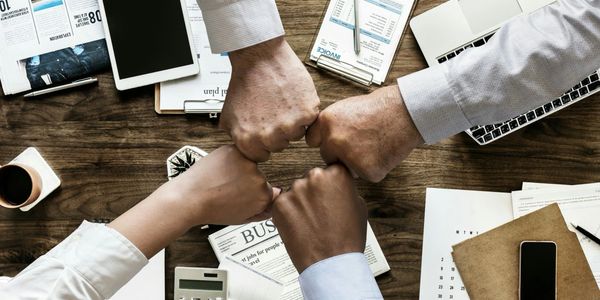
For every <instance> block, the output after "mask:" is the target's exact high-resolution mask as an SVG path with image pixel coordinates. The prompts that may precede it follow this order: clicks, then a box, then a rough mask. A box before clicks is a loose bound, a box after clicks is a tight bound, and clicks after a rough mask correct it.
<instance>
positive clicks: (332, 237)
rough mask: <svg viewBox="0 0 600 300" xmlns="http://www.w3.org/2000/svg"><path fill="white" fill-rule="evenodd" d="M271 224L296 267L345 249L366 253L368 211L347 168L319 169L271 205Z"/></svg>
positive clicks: (347, 251) (351, 251)
mask: <svg viewBox="0 0 600 300" xmlns="http://www.w3.org/2000/svg"><path fill="white" fill-rule="evenodd" d="M272 213H273V222H274V223H275V226H277V230H278V231H279V235H280V236H281V239H282V240H283V242H284V244H285V248H286V250H287V252H288V254H289V256H290V258H291V259H292V262H293V263H294V266H295V267H296V269H297V270H298V273H302V271H304V270H305V269H306V268H308V267H309V266H311V265H313V264H314V263H317V262H319V261H321V260H324V259H327V258H330V257H334V256H337V255H341V254H346V253H363V252H364V251H365V243H366V238H367V209H366V206H365V203H364V201H363V200H362V198H360V197H359V196H358V193H357V191H356V188H355V187H354V182H353V180H352V177H351V176H350V174H349V173H348V170H347V169H346V167H344V166H342V165H332V166H329V167H328V168H327V169H320V168H316V169H313V170H311V171H310V172H309V173H308V175H307V176H306V177H305V178H303V179H299V180H296V182H294V184H293V186H292V188H291V190H290V191H288V192H286V193H284V194H281V195H280V196H279V197H277V198H276V199H275V202H274V204H273V210H272Z"/></svg>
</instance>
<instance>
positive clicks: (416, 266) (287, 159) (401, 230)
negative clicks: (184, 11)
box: [0, 0, 600, 299]
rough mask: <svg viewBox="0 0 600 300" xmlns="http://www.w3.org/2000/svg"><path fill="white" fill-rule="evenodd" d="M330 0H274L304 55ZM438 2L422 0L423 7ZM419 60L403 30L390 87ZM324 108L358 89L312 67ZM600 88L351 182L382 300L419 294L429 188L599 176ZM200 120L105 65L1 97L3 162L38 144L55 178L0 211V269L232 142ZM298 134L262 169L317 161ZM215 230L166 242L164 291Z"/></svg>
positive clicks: (272, 174)
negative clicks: (374, 177) (83, 78)
mask: <svg viewBox="0 0 600 300" xmlns="http://www.w3.org/2000/svg"><path fill="white" fill-rule="evenodd" d="M325 2H326V1H325V0H294V1H292V0H281V1H278V5H279V9H280V13H281V16H282V18H283V22H284V25H285V28H286V30H287V40H288V42H289V43H290V44H291V45H292V47H293V48H294V49H295V51H296V53H297V54H298V56H300V58H301V59H304V58H305V57H306V54H307V52H308V50H309V45H310V43H311V40H312V37H313V35H314V33H315V31H316V29H317V27H318V25H319V20H320V17H321V14H322V12H323V9H324V7H325ZM441 2H442V0H423V1H419V3H418V5H417V8H416V11H415V14H420V13H422V12H424V11H426V10H428V9H430V8H432V7H434V6H436V5H438V4H440V3H441ZM425 66H426V64H425V61H424V59H423V57H422V55H421V52H420V51H419V48H418V46H417V44H416V42H415V39H414V37H413V35H412V34H411V33H410V30H409V31H408V33H407V34H406V35H405V37H404V40H403V42H402V46H401V50H400V52H399V54H398V56H397V59H396V61H395V63H394V66H393V68H392V70H391V74H390V77H389V79H388V81H387V82H386V84H393V83H394V79H395V78H397V77H400V76H402V75H405V74H409V73H411V72H414V71H417V70H419V69H422V68H424V67H425ZM310 73H311V75H312V76H313V79H314V81H315V84H316V86H317V90H318V92H319V95H320V97H321V100H322V101H323V106H324V107H325V106H327V105H328V104H331V103H332V102H335V101H337V100H340V99H343V98H345V97H349V96H354V95H357V94H360V93H364V91H362V90H360V89H357V88H355V87H353V86H351V85H349V84H347V83H345V82H342V81H340V80H338V79H334V78H332V77H331V76H329V75H327V74H324V73H321V72H318V71H315V70H314V69H310ZM598 100H600V95H596V96H594V97H592V98H590V99H587V100H585V101H584V102H583V103H580V104H576V105H574V106H573V107H571V108H568V109H565V110H564V111H561V112H560V113H557V114H555V115H552V116H550V117H548V118H545V119H544V120H543V121H540V122H537V123H535V124H534V125H531V126H528V127H527V128H525V129H523V130H520V131H518V132H517V133H514V134H511V135H510V136H508V137H506V138H503V139H502V140H500V141H498V142H496V143H494V144H492V145H489V146H485V147H480V146H478V145H476V144H475V142H473V141H472V140H471V139H470V138H468V137H467V136H466V135H464V134H461V135H458V136H455V137H453V138H451V139H448V140H445V141H443V142H441V143H439V144H436V145H433V146H424V147H421V148H419V149H417V150H415V151H414V152H413V153H412V154H411V155H410V156H409V157H408V158H407V159H406V161H405V162H404V163H403V164H402V165H401V166H399V167H398V168H396V169H395V170H394V171H393V172H392V173H391V174H390V175H389V176H388V177H387V179H386V180H385V181H383V182H381V183H379V184H370V183H367V182H364V181H360V182H359V183H358V186H359V190H360V193H361V194H362V195H363V196H364V198H365V199H366V200H367V201H368V208H369V215H370V222H371V225H372V226H373V230H374V231H375V233H376V235H377V238H378V240H379V242H380V243H381V246H382V248H383V251H384V253H385V254H386V256H387V259H388V261H389V263H390V266H391V268H392V270H391V271H390V272H389V273H387V274H384V275H382V276H379V277H378V278H377V281H378V283H379V285H380V287H381V290H382V292H383V294H384V296H385V298H386V299H416V298H418V294H419V278H420V266H421V245H422V234H423V214H424V200H425V196H424V195H425V194H424V192H425V187H429V186H434V187H445V188H463V189H479V190H490V191H502V192H507V191H511V190H515V189H519V187H520V185H521V182H522V181H539V182H552V183H565V184H575V183H586V182H593V181H600V164H598V163H599V162H600V150H599V149H600V118H599V116H600V102H599V101H598ZM230 142H231V141H230V139H229V137H228V136H227V135H226V134H225V133H223V132H221V131H219V130H218V129H217V126H216V124H215V123H214V122H212V121H211V120H209V119H207V118H185V117H182V116H159V115H157V114H156V113H155V112H154V110H153V89H152V88H151V87H146V88H141V89H136V90H133V91H128V92H121V93H119V92H117V90H116V89H115V86H114V83H113V80H112V76H111V75H110V73H109V72H106V73H104V74H102V75H100V84H99V86H97V87H96V86H91V87H84V88H81V89H77V90H73V91H68V92H62V93H57V94H53V95H51V96H47V97H40V98H39V99H32V100H24V99H23V98H22V97H4V96H2V98H0V163H6V162H8V161H10V160H11V159H12V158H14V157H15V156H16V155H18V154H19V153H20V152H21V151H23V150H24V149H25V148H26V147H28V146H34V147H37V148H38V149H39V150H40V152H41V153H42V154H43V155H44V157H45V158H46V160H47V161H48V162H49V163H50V164H51V165H52V167H53V168H54V169H55V171H56V172H57V173H58V174H59V176H60V178H61V179H62V187H61V188H60V189H59V190H58V191H57V192H55V193H54V194H52V195H51V197H49V198H48V199H46V200H44V201H43V202H42V203H41V204H40V205H38V206H37V207H36V208H35V209H33V210H32V211H30V212H29V213H22V212H20V211H18V210H8V209H0V275H6V276H14V275H15V274H17V273H18V272H19V271H20V270H21V269H23V268H24V267H25V266H27V265H28V264H30V263H31V262H33V261H34V260H35V259H36V258H37V257H39V256H40V255H42V254H44V253H45V252H47V251H48V250H49V249H51V248H52V247H53V246H55V245H56V244H57V243H59V242H60V241H62V240H63V239H64V238H65V237H66V236H67V235H68V234H69V233H70V232H72V231H73V230H74V229H75V228H76V227H77V226H78V225H79V224H80V223H81V221H82V220H83V219H88V220H89V219H113V218H115V217H117V216H118V215H120V214H121V213H123V212H125V211H126V210H127V209H129V208H130V207H132V206H133V205H134V204H136V203H137V202H139V201H140V200H142V199H144V198H145V197H146V196H147V195H149V194H150V193H151V192H152V191H153V190H154V189H155V188H157V187H158V186H159V185H160V184H161V183H163V182H164V181H165V179H166V174H165V172H166V171H165V169H166V168H165V159H166V158H167V157H168V156H169V155H170V154H172V153H173V152H174V151H176V150H177V149H178V148H180V147H181V146H183V145H196V146H199V147H201V148H203V149H205V150H207V151H211V150H214V149H216V148H218V147H219V146H221V145H225V144H228V143H230ZM322 165H323V162H322V161H321V159H320V157H319V152H318V150H316V149H309V148H307V146H306V145H305V144H304V143H303V142H298V143H294V144H293V145H292V147H291V149H288V150H286V151H285V152H283V153H280V154H276V155H274V157H273V159H272V160H271V161H269V162H268V163H265V164H261V169H262V170H263V171H264V173H265V174H266V175H267V176H268V178H269V179H270V181H271V182H272V183H273V184H275V185H278V186H288V185H290V184H291V183H292V182H293V180H294V179H296V178H299V177H301V176H302V175H303V173H304V172H305V171H306V170H309V169H310V168H312V167H315V166H322ZM214 230H215V229H212V230H200V229H193V230H191V231H190V232H189V233H187V234H186V235H185V236H183V237H181V238H180V239H179V240H177V241H176V242H175V243H173V244H172V245H171V246H170V247H169V248H168V249H167V271H168V272H167V276H166V286H167V299H171V297H172V292H173V290H172V284H173V268H174V267H175V266H179V265H187V266H204V267H216V266H217V260H216V258H215V256H214V254H213V251H212V250H211V248H210V245H209V244H208V241H207V236H208V234H209V233H211V232H213V231H214Z"/></svg>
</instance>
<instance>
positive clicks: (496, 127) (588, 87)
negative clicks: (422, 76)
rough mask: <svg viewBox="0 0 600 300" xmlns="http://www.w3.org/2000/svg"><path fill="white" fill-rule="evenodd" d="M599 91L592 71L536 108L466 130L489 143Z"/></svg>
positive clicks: (450, 55) (483, 41)
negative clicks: (554, 97) (561, 93)
mask: <svg viewBox="0 0 600 300" xmlns="http://www.w3.org/2000/svg"><path fill="white" fill-rule="evenodd" d="M493 35H494V33H491V34H489V35H487V36H485V37H483V38H481V39H478V40H475V41H473V42H471V43H469V44H466V45H464V46H462V47H460V48H458V49H455V50H453V51H451V52H449V53H446V54H445V55H443V56H441V57H438V62H439V63H440V64H442V63H445V62H447V61H449V60H451V59H453V58H455V57H456V56H457V55H459V54H461V53H462V52H463V51H465V50H466V49H469V48H473V47H480V46H483V45H485V44H486V43H487V42H488V41H489V40H490V38H492V36H493ZM598 91H600V79H599V74H598V72H594V73H593V74H592V75H590V76H588V77H586V78H585V79H584V80H582V81H581V82H580V83H578V84H577V85H575V86H574V87H573V88H571V89H570V90H568V91H567V92H565V93H564V94H563V95H562V96H560V97H558V98H556V99H554V100H552V101H551V102H549V103H546V104H544V105H542V106H540V107H538V108H536V109H533V110H531V111H529V112H526V113H524V114H522V115H519V116H516V117H514V118H512V119H510V120H507V121H504V122H502V123H497V124H490V125H483V126H474V127H472V128H470V129H469V130H467V131H466V133H467V134H468V135H469V136H471V138H473V139H474V140H475V141H477V142H478V143H479V144H480V145H485V144H489V143H491V142H493V141H495V140H497V139H500V138H502V137H504V136H506V135H508V134H510V133H512V132H514V131H516V130H518V129H521V128H523V127H525V126H527V125H529V124H531V123H533V122H535V121H537V120H540V119H542V118H544V117H545V116H547V115H550V114H552V113H554V112H557V111H559V110H561V109H563V108H565V107H567V106H569V105H571V104H573V103H575V102H577V101H579V100H582V99H584V98H586V97H588V96H590V95H592V94H594V93H596V92H598Z"/></svg>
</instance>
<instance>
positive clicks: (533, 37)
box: [398, 0, 600, 144]
mask: <svg viewBox="0 0 600 300" xmlns="http://www.w3.org/2000/svg"><path fill="white" fill-rule="evenodd" d="M599 49H600V1H598V0H563V1H558V2H557V3H555V4H552V5H548V6H546V7H544V8H542V9H539V10H537V11H535V12H533V13H530V14H528V15H523V16H520V17H516V18H515V19H513V20H511V21H509V22H508V23H507V24H506V25H504V26H503V27H502V28H501V29H500V30H499V31H498V32H497V33H496V34H495V35H494V37H492V39H491V40H490V41H489V43H488V44H486V45H484V46H482V47H478V48H473V49H470V50H468V51H465V52H463V53H462V54H461V55H459V56H458V57H456V58H454V59H452V60H450V61H448V62H447V63H444V64H442V65H438V66H434V67H431V68H428V69H425V70H422V71H420V72H417V73H414V74H411V75H408V76H405V77H402V78H399V79H398V85H399V88H400V92H401V94H402V97H403V98H404V101H405V103H406V107H407V109H408V111H409V113H410V115H411V117H412V119H413V121H414V123H415V125H416V127H417V129H418V130H419V132H420V133H421V135H422V136H423V139H424V140H425V142H426V143H428V144H433V143H436V142H438V141H440V140H441V139H443V138H446V137H449V136H452V135H454V134H456V133H459V132H461V131H464V130H466V129H468V128H470V127H472V126H475V125H485V124H491V123H498V122H502V121H506V120H508V119H510V118H513V117H515V116H518V115H520V114H522V113H525V112H527V111H529V110H531V109H534V108H536V107H539V106H541V105H543V104H545V103H548V102H550V101H551V100H553V99H555V98H556V97H558V96H560V95H561V94H562V93H564V92H565V91H566V90H568V89H569V88H571V87H573V86H574V85H575V84H576V83H578V82H579V81H581V80H582V79H584V78H585V76H587V75H590V74H592V73H593V72H594V71H596V70H597V69H598V68H600V55H599V54H598V53H599V52H598V51H599Z"/></svg>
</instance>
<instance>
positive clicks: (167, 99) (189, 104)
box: [155, 0, 231, 117]
mask: <svg viewBox="0 0 600 300" xmlns="http://www.w3.org/2000/svg"><path fill="white" fill-rule="evenodd" d="M187 9H188V13H189V18H190V22H191V28H192V35H193V39H194V46H195V48H196V52H197V55H198V58H199V59H198V62H199V63H200V73H199V74H197V75H195V76H191V77H186V78H181V79H177V80H172V81H166V82H162V83H160V84H157V85H156V90H155V110H156V112H157V113H159V114H184V113H186V114H209V115H210V116H211V117H216V114H217V113H220V112H221V110H222V109H223V103H224V101H225V96H226V95H227V88H228V86H229V80H230V78H231V63H230V62H229V57H228V56H227V54H225V53H222V54H213V53H212V52H211V50H210V44H209V41H208V34H207V32H206V26H205V24H204V19H203V17H202V12H201V11H200V7H199V6H198V4H197V3H196V0H187Z"/></svg>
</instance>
